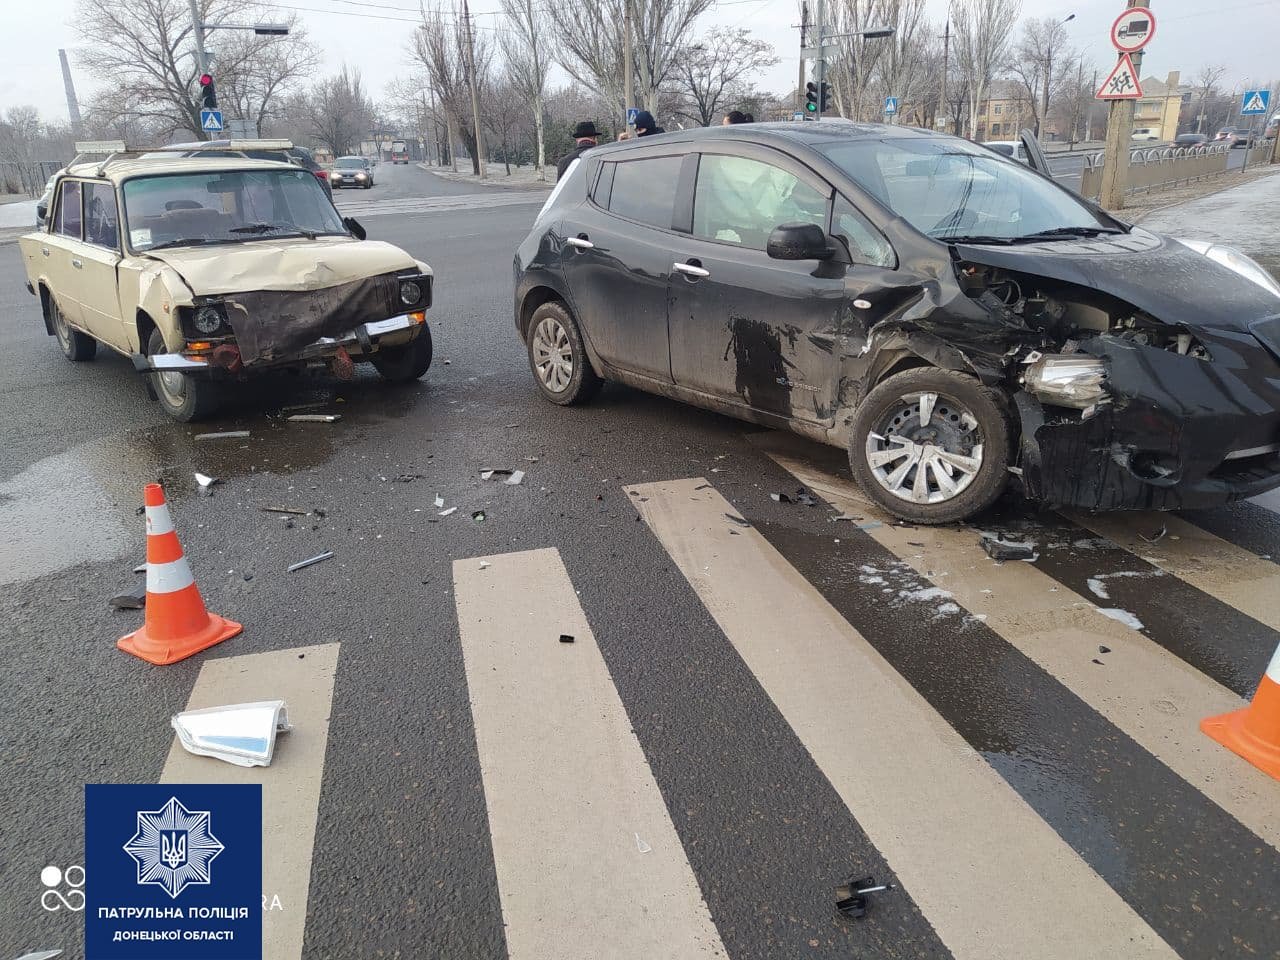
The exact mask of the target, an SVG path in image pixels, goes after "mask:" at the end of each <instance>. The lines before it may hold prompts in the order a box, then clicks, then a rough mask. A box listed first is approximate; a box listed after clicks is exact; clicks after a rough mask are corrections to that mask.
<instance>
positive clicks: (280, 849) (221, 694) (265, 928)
mask: <svg viewBox="0 0 1280 960" xmlns="http://www.w3.org/2000/svg"><path fill="white" fill-rule="evenodd" d="M338 647H339V644H336V643H326V644H322V645H319V646H314V647H293V648H291V649H288V650H275V651H272V652H270V653H251V654H246V655H245V656H242V657H226V658H223V659H218V660H206V661H205V662H204V664H203V665H202V666H201V667H200V676H199V677H198V678H197V679H196V684H195V687H194V688H193V689H192V691H191V698H190V700H188V701H187V707H186V708H187V709H188V710H198V709H201V708H203V707H216V706H222V705H225V704H231V703H251V702H253V701H255V700H284V701H285V703H286V704H287V705H288V707H289V722H290V723H291V724H292V725H293V729H292V730H290V731H289V732H288V733H284V734H281V735H280V739H279V740H278V741H277V742H276V752H275V757H274V759H273V760H272V762H271V766H270V767H249V768H245V767H237V766H234V765H232V764H230V763H224V762H223V761H221V760H214V759H212V758H210V757H197V756H195V755H193V754H190V753H187V751H185V750H183V749H182V745H181V744H180V743H179V742H178V740H177V738H176V737H175V738H174V741H173V745H172V746H171V747H170V748H169V759H168V761H167V762H166V763H165V765H164V773H162V774H161V776H160V782H161V783H260V784H262V892H263V894H265V896H266V901H267V903H268V904H270V903H271V899H272V897H274V896H277V895H278V896H279V897H280V901H281V903H282V904H283V906H284V909H283V910H268V911H266V912H264V913H263V915H262V951H263V956H265V957H270V958H271V960H301V957H302V941H303V935H304V932H305V930H306V924H307V892H308V888H309V887H310V885H311V857H312V845H313V844H314V841H315V836H316V817H317V814H318V812H319V808H320V783H321V780H322V777H323V774H324V755H325V747H326V745H327V744H328V741H329V712H330V708H331V705H332V702H333V679H334V674H335V673H336V672H337V669H338Z"/></svg>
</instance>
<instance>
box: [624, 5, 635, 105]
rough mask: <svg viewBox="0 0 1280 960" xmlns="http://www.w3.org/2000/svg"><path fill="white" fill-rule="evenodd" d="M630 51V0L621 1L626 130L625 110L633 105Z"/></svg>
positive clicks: (633, 77) (632, 66) (633, 73)
mask: <svg viewBox="0 0 1280 960" xmlns="http://www.w3.org/2000/svg"><path fill="white" fill-rule="evenodd" d="M633 56H634V55H633V54H632V52H631V0H623V2H622V99H623V100H625V101H626V103H624V104H623V105H622V121H623V124H624V125H625V126H626V128H627V129H628V130H630V129H631V124H630V123H629V122H628V121H627V111H629V110H630V109H631V108H632V107H634V106H635V103H634V102H633V101H634V100H635V92H636V90H635V86H636V85H635V64H634V62H633V59H632V58H633Z"/></svg>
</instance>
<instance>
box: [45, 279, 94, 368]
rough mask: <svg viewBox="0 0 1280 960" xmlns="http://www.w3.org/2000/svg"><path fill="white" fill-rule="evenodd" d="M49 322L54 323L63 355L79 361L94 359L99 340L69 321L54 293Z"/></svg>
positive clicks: (50, 297) (51, 299)
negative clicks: (54, 297)
mask: <svg viewBox="0 0 1280 960" xmlns="http://www.w3.org/2000/svg"><path fill="white" fill-rule="evenodd" d="M49 322H50V323H51V324H52V325H53V335H54V336H55V337H57V338H58V346H59V347H61V348H62V355H63V356H64V357H66V358H67V359H68V360H72V361H74V362H77V363H78V362H80V361H81V360H92V359H93V358H94V356H96V355H97V353H98V341H97V340H95V339H93V337H91V336H89V335H88V334H87V333H81V332H80V331H79V330H76V329H75V328H74V327H72V326H71V325H70V324H69V323H67V318H66V317H64V316H63V315H62V308H61V307H59V306H58V301H57V300H55V299H53V296H52V294H51V295H50V296H49Z"/></svg>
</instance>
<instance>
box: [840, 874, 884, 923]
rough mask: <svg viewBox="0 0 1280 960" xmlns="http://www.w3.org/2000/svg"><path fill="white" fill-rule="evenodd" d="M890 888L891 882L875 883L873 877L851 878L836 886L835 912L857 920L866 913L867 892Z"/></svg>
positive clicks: (877, 891)
mask: <svg viewBox="0 0 1280 960" xmlns="http://www.w3.org/2000/svg"><path fill="white" fill-rule="evenodd" d="M892 889H893V884H892V883H881V884H877V883H876V881H875V877H860V878H857V879H851V880H849V881H847V882H845V883H842V884H840V885H839V886H837V887H836V912H837V913H842V914H844V915H845V916H846V917H848V918H849V919H850V920H857V919H859V918H861V917H864V916H866V914H867V894H869V893H879V892H881V891H883V890H892Z"/></svg>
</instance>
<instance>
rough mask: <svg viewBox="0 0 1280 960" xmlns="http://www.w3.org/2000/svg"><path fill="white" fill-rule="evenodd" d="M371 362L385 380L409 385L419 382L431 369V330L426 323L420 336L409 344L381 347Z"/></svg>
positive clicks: (371, 357) (371, 358) (370, 359)
mask: <svg viewBox="0 0 1280 960" xmlns="http://www.w3.org/2000/svg"><path fill="white" fill-rule="evenodd" d="M369 362H370V363H372V364H373V368H374V369H375V370H377V371H378V373H379V375H380V376H381V377H382V379H384V380H390V381H391V382H392V383H408V382H410V381H411V380H417V379H418V378H419V377H421V376H422V375H423V374H424V373H426V372H427V370H429V369H430V368H431V328H430V327H428V326H427V325H426V324H425V323H424V324H423V325H422V330H421V332H419V334H418V335H417V336H416V337H414V338H413V339H412V340H410V341H409V342H408V343H402V344H399V345H397V346H394V347H380V348H379V349H378V352H377V353H375V354H373V355H372V356H370V357H369Z"/></svg>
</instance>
